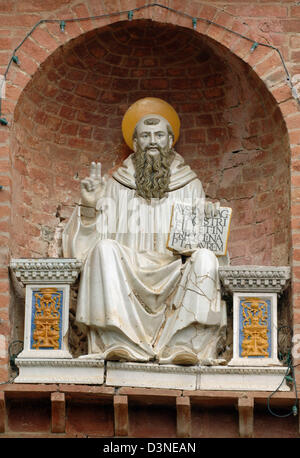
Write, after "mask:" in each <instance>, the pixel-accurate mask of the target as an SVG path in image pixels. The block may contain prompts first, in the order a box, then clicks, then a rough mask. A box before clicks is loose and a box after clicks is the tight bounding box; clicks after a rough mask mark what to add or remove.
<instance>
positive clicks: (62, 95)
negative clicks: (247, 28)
mask: <svg viewBox="0 0 300 458" xmlns="http://www.w3.org/2000/svg"><path fill="white" fill-rule="evenodd" d="M145 96H156V97H161V98H163V99H165V100H166V101H168V102H169V103H171V104H172V105H173V106H174V108H175V109H176V110H177V111H178V114H179V116H180V118H181V123H182V125H181V135H180V139H179V141H178V143H177V145H176V149H177V151H178V152H179V153H180V154H182V155H183V156H184V158H185V160H186V162H187V163H188V164H189V165H191V167H192V168H193V169H194V170H195V171H196V172H197V174H198V176H199V178H200V179H201V181H202V183H203V186H204V189H205V191H206V194H207V196H208V197H209V198H211V199H213V200H216V199H217V200H220V201H221V203H222V204H224V205H226V206H231V207H232V208H233V218H232V226H231V227H232V229H231V235H230V239H229V252H230V256H231V263H232V264H235V265H241V264H257V265H260V264H263V265H287V264H288V262H289V249H290V229H289V219H290V218H289V214H290V197H289V195H290V172H289V144H288V136H287V131H286V127H285V123H284V121H283V118H282V115H281V111H280V109H279V108H278V106H277V103H276V101H275V99H274V98H273V97H272V95H271V94H270V92H269V91H268V89H267V88H266V86H265V85H264V83H263V82H262V81H261V80H260V79H259V78H258V76H257V75H256V74H255V73H254V71H253V70H252V69H251V67H250V66H249V65H248V64H246V63H244V62H243V61H242V60H241V59H239V58H238V57H237V56H235V55H234V54H232V53H231V52H230V51H229V50H228V49H226V48H225V47H223V46H222V45H220V44H219V43H217V42H215V41H213V40H212V39H210V38H208V37H206V36H203V35H201V34H198V33H196V32H194V31H193V30H190V29H186V28H183V27H179V26H174V25H167V24H161V23H158V22H154V21H150V20H138V21H131V22H128V21H126V22H119V23H115V24H112V25H109V26H106V27H103V28H100V29H97V30H93V31H90V32H88V33H86V34H83V35H81V36H80V37H78V38H76V39H74V40H72V41H70V42H69V43H67V44H65V45H64V46H61V47H60V48H58V49H57V50H56V51H54V53H53V54H52V55H51V56H50V57H49V58H48V59H46V60H45V61H44V62H43V64H42V65H41V66H40V68H39V69H38V71H37V72H36V73H35V74H34V75H33V77H32V79H31V81H30V82H29V83H28V84H27V86H26V88H25V89H24V91H23V92H22V94H21V96H20V98H19V101H18V104H17V106H16V109H15V113H14V123H13V129H12V134H11V152H12V165H13V168H12V177H13V199H12V200H13V202H12V205H13V221H12V223H13V224H12V226H13V234H12V245H11V251H12V256H13V257H47V256H49V255H50V256H51V254H53V246H55V243H56V241H55V238H56V237H57V232H55V231H56V228H57V226H58V225H60V226H61V227H62V226H63V225H64V224H65V222H66V220H67V219H68V217H69V215H70V214H71V212H72V209H73V207H74V205H75V203H76V202H77V201H78V199H79V188H80V179H82V178H83V177H84V176H85V175H86V174H88V171H89V164H90V162H91V161H92V160H96V161H100V162H101V163H102V169H103V172H104V173H110V172H111V171H112V169H113V168H114V167H117V166H118V164H120V163H121V162H122V160H123V159H124V158H125V157H127V155H128V154H130V151H129V150H128V149H127V147H125V146H124V143H123V139H122V135H121V121H122V116H123V114H124V113H125V111H126V109H127V108H128V107H129V106H130V104H131V103H133V102H134V101H136V100H137V99H139V98H141V97H145Z"/></svg>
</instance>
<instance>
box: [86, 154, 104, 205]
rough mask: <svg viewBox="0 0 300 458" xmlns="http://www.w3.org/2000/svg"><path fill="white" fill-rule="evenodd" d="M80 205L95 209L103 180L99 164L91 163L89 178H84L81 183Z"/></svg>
mask: <svg viewBox="0 0 300 458" xmlns="http://www.w3.org/2000/svg"><path fill="white" fill-rule="evenodd" d="M80 186H81V205H83V206H86V207H92V208H95V207H96V204H97V201H98V199H99V198H100V196H101V191H102V188H103V180H102V178H101V163H100V162H97V164H96V163H95V162H92V163H91V168H90V176H89V177H86V178H84V179H83V180H82V181H81V183H80Z"/></svg>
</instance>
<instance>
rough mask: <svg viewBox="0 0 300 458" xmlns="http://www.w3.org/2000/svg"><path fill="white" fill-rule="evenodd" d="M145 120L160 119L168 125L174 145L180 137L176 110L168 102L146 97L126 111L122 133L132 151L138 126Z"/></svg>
mask: <svg viewBox="0 0 300 458" xmlns="http://www.w3.org/2000/svg"><path fill="white" fill-rule="evenodd" d="M145 118H149V119H150V118H152V119H155V118H157V119H160V120H161V121H162V120H163V121H164V122H166V123H167V127H168V129H170V131H172V135H173V145H174V144H175V143H176V141H177V140H178V137H179V130H180V120H179V116H178V114H177V113H176V111H175V110H174V108H173V107H172V106H171V105H170V104H169V103H167V102H165V101H164V100H162V99H159V98H157V97H146V98H144V99H139V100H137V101H136V102H135V103H133V104H132V105H131V106H130V107H129V108H128V110H127V111H126V113H125V115H124V117H123V121H122V133H123V137H124V140H125V142H126V143H127V145H128V146H129V148H130V149H132V150H133V149H134V147H133V138H134V133H135V132H136V129H137V125H138V124H139V123H140V122H141V121H143V120H145Z"/></svg>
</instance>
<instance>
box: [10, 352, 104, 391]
mask: <svg viewBox="0 0 300 458" xmlns="http://www.w3.org/2000/svg"><path fill="white" fill-rule="evenodd" d="M16 365H17V366H18V368H19V375H18V377H17V378H16V379H15V380H14V383H72V384H82V383H86V384H91V385H102V384H103V383H104V361H102V360H99V359H96V360H80V359H62V358H60V359H48V358H47V359H46V358H44V359H43V358H16Z"/></svg>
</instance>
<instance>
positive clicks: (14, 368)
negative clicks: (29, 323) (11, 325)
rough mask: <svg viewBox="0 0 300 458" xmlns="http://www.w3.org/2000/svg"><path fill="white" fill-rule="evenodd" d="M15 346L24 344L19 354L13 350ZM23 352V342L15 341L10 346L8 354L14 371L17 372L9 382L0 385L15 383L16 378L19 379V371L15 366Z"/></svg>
mask: <svg viewBox="0 0 300 458" xmlns="http://www.w3.org/2000/svg"><path fill="white" fill-rule="evenodd" d="M15 344H22V346H21V348H20V350H19V351H18V352H15V351H13V350H12V348H13V346H14V345H15ZM22 350H23V340H13V341H12V342H11V343H10V344H9V346H8V354H9V363H10V366H11V368H12V370H13V371H16V374H15V375H14V376H12V377H11V378H10V379H9V380H6V381H5V382H0V385H7V384H9V383H13V381H14V380H15V378H17V377H18V375H19V369H18V367H17V366H16V364H15V360H16V357H17V356H18V354H19V353H21V351H22Z"/></svg>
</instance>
